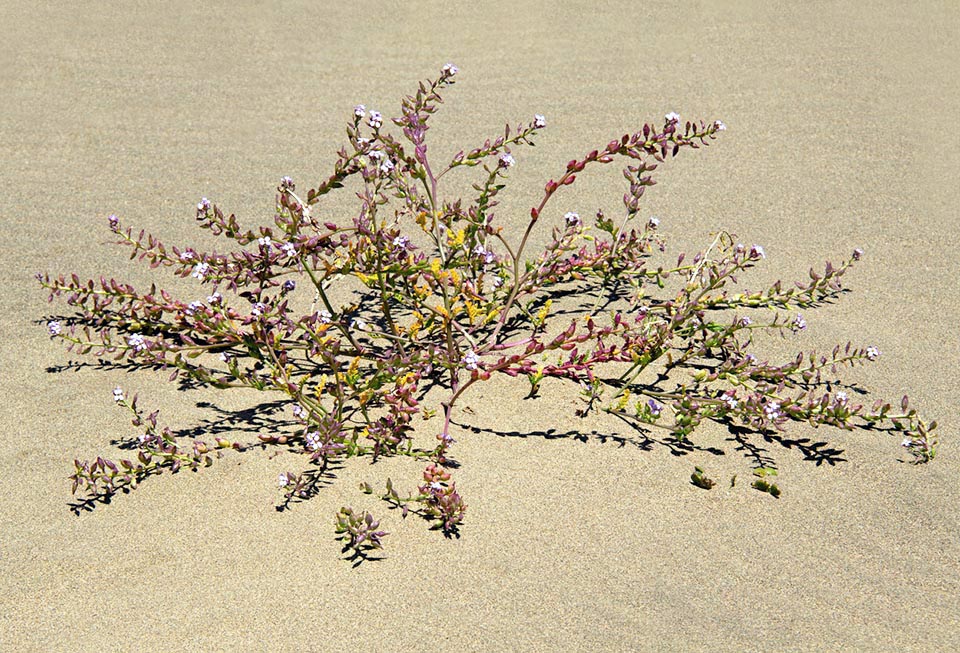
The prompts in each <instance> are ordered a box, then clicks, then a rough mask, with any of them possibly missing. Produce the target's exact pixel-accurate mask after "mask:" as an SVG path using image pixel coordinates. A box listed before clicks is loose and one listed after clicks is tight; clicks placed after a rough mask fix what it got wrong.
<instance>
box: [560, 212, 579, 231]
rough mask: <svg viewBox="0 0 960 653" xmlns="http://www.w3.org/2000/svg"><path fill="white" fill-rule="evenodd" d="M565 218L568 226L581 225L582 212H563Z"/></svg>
mask: <svg viewBox="0 0 960 653" xmlns="http://www.w3.org/2000/svg"><path fill="white" fill-rule="evenodd" d="M563 219H564V220H566V222H567V226H568V227H579V226H580V222H581V220H580V214H579V213H575V212H574V211H567V212H566V213H564V214H563Z"/></svg>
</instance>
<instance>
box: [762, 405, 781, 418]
mask: <svg viewBox="0 0 960 653" xmlns="http://www.w3.org/2000/svg"><path fill="white" fill-rule="evenodd" d="M763 412H764V413H765V414H766V416H767V419H768V420H770V421H771V422H772V421H774V420H777V419H780V418H781V417H782V416H783V413H781V412H780V404H778V403H777V402H776V401H771V402H770V403H768V404H767V405H766V406H764V407H763Z"/></svg>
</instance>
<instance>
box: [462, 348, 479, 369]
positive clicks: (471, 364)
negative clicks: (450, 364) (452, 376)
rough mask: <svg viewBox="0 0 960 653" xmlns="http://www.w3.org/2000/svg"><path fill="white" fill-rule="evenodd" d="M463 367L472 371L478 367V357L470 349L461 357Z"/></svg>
mask: <svg viewBox="0 0 960 653" xmlns="http://www.w3.org/2000/svg"><path fill="white" fill-rule="evenodd" d="M463 366H464V367H466V368H467V369H468V370H470V371H473V370H475V369H477V368H478V367H479V366H480V357H479V356H477V354H476V352H474V351H473V350H472V349H471V350H468V351H467V353H466V354H464V355H463Z"/></svg>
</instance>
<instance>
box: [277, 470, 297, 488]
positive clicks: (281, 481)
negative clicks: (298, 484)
mask: <svg viewBox="0 0 960 653" xmlns="http://www.w3.org/2000/svg"><path fill="white" fill-rule="evenodd" d="M292 480H293V479H291V478H290V475H289V474H287V472H280V475H279V476H277V486H279V487H287V486H288V485H290V482H291V481H292Z"/></svg>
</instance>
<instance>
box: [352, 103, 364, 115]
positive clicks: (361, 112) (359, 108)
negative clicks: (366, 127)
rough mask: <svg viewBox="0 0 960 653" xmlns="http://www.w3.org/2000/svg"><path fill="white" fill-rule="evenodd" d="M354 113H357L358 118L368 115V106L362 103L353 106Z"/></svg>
mask: <svg viewBox="0 0 960 653" xmlns="http://www.w3.org/2000/svg"><path fill="white" fill-rule="evenodd" d="M353 115H355V116H356V117H357V118H363V117H364V116H365V115H367V107H365V106H363V105H362V104H358V105H357V106H355V107H353Z"/></svg>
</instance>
